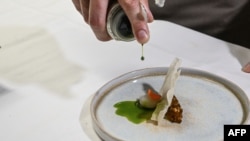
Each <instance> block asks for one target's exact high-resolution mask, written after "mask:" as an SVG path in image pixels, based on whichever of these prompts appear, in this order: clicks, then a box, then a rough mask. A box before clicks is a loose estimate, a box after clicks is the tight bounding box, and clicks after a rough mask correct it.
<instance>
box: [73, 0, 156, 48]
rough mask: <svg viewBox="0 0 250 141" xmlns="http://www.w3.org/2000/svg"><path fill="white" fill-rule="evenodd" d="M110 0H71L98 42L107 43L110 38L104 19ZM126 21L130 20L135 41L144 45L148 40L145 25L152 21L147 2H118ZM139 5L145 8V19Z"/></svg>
mask: <svg viewBox="0 0 250 141" xmlns="http://www.w3.org/2000/svg"><path fill="white" fill-rule="evenodd" d="M110 1H111V0H72V2H73V4H74V5H75V7H76V9H77V10H78V11H79V12H80V13H81V15H82V16H83V18H84V21H85V22H86V23H87V24H89V25H90V27H91V28H92V30H93V32H94V34H95V36H96V38H97V39H98V40H100V41H109V40H111V37H110V36H109V35H108V32H107V30H106V23H107V22H106V17H107V12H108V6H109V2H110ZM118 3H119V4H120V5H121V7H122V8H123V10H124V12H125V13H126V15H127V17H128V19H129V20H130V23H131V26H132V30H133V34H134V36H135V38H136V40H137V41H138V42H139V43H141V44H144V43H146V42H147V41H148V40H149V29H148V25H147V23H150V22H152V21H153V15H152V13H151V11H150V9H149V5H148V0H118ZM141 5H142V6H143V7H144V8H145V11H146V15H147V16H146V17H147V18H146V19H145V16H143V13H142V10H141Z"/></svg>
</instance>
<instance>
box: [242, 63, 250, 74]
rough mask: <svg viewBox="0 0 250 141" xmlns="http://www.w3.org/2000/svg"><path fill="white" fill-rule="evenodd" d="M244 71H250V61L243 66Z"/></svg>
mask: <svg viewBox="0 0 250 141" xmlns="http://www.w3.org/2000/svg"><path fill="white" fill-rule="evenodd" d="M242 71H243V72H246V73H250V62H248V63H247V64H246V65H245V66H244V67H243V68H242Z"/></svg>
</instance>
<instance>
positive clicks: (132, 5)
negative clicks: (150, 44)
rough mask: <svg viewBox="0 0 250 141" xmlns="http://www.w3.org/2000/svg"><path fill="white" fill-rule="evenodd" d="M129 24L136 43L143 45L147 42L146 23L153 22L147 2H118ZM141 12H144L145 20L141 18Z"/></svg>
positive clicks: (131, 0)
mask: <svg viewBox="0 0 250 141" xmlns="http://www.w3.org/2000/svg"><path fill="white" fill-rule="evenodd" d="M118 2H119V4H120V5H121V7H122V8H123V10H124V12H125V13H126V15H127V16H128V19H129V21H130V23H131V26H132V30H133V33H134V35H135V37H136V39H137V41H138V42H140V43H142V44H144V43H146V42H147V41H148V40H149V29H148V25H147V23H148V22H151V21H152V20H153V16H152V14H151V12H150V11H149V8H148V3H147V0H141V1H140V0H118ZM141 4H142V5H143V8H145V9H143V10H146V11H144V12H146V15H147V20H145V18H142V17H143V15H142V14H143V13H142V6H141Z"/></svg>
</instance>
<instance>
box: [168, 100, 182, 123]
mask: <svg viewBox="0 0 250 141" xmlns="http://www.w3.org/2000/svg"><path fill="white" fill-rule="evenodd" d="M182 111H183V110H182V108H181V105H180V103H179V101H178V100H177V98H176V97H175V96H173V99H172V102H171V105H170V106H169V108H168V111H167V113H166V114H165V117H164V118H165V119H167V120H169V121H171V122H176V123H181V122H182Z"/></svg>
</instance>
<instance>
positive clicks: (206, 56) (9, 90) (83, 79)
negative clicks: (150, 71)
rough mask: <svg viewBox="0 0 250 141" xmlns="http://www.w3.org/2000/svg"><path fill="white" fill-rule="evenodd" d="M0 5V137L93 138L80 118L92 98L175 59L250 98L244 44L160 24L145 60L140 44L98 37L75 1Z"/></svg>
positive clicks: (22, 140) (24, 140) (28, 140)
mask: <svg viewBox="0 0 250 141" xmlns="http://www.w3.org/2000/svg"><path fill="white" fill-rule="evenodd" d="M0 7H1V8H0V19H1V20H0V47H1V48H0V125H1V126H0V130H1V134H0V140H4V141H17V140H18V141H34V140H36V141H44V140H46V141H48V140H51V141H52V140H53V141H55V140H60V141H69V140H70V141H74V140H78V141H80V140H82V141H87V140H93V139H92V138H91V137H90V134H89V133H88V132H86V131H85V130H83V129H84V128H82V126H81V122H80V116H81V115H82V109H84V108H86V106H88V102H89V99H90V97H91V96H93V94H94V93H95V92H96V91H97V90H98V89H99V88H100V87H101V86H102V85H104V84H105V83H107V82H108V81H110V80H112V79H113V78H116V77H117V76H119V75H122V74H124V73H127V72H130V71H133V70H137V69H143V68H149V67H168V66H169V64H170V63H171V62H172V61H173V59H174V58H176V57H178V58H180V59H181V60H182V67H188V68H193V69H199V70H204V71H207V72H211V73H213V74H215V75H218V76H221V77H223V78H225V79H227V80H229V81H232V82H233V83H235V84H236V85H238V86H239V87H240V88H242V90H243V91H244V92H245V93H246V94H247V96H248V97H250V83H249V82H250V81H249V80H250V74H249V73H244V72H242V71H241V68H242V66H243V65H244V64H246V63H247V62H249V61H250V50H249V49H246V48H244V47H241V46H238V45H234V44H231V43H227V42H224V41H221V40H218V39H215V38H213V37H210V36H207V35H205V34H202V33H199V32H196V31H193V30H190V29H187V28H185V27H182V26H179V25H176V24H173V23H170V22H164V21H155V22H153V23H151V24H149V26H150V31H151V39H150V41H149V42H148V43H147V44H145V46H144V56H145V60H144V61H141V60H140V57H141V49H142V48H141V46H140V44H138V43H137V42H136V41H133V42H119V41H109V42H100V41H98V40H97V39H96V38H95V36H94V34H93V32H92V31H91V29H90V28H89V26H88V25H87V24H85V23H84V22H83V19H82V17H81V16H80V14H79V13H78V12H77V11H76V10H75V9H74V6H73V4H72V2H71V1H70V0H39V1H36V2H35V3H34V2H33V1H31V0H12V1H10V0H1V2H0ZM86 124H88V123H86ZM89 124H90V123H89ZM88 126H89V125H88Z"/></svg>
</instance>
